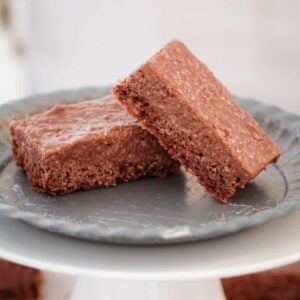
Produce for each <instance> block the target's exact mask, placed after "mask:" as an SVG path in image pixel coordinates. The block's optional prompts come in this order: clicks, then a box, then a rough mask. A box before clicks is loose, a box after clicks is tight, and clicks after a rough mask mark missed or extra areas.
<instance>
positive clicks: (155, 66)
mask: <svg viewBox="0 0 300 300" xmlns="http://www.w3.org/2000/svg"><path fill="white" fill-rule="evenodd" d="M113 93H114V96H115V97H114V96H112V95H110V96H107V97H105V98H104V99H100V100H91V101H86V102H82V103H78V104H71V105H57V106H55V107H54V108H53V109H51V110H50V111H48V112H45V113H42V114H40V115H36V116H33V117H30V118H27V119H24V120H18V121H14V122H13V123H12V124H11V126H10V129H11V135H12V148H13V153H14V157H15V159H16V161H17V164H18V165H19V166H21V167H22V168H23V169H24V170H25V172H26V174H27V176H28V179H29V181H30V183H31V185H32V187H33V188H34V189H35V190H36V191H40V192H47V193H50V194H53V195H56V194H65V193H69V192H72V191H75V190H77V189H91V188H94V187H97V186H113V185H115V184H116V182H118V181H129V180H134V179H137V178H140V177H142V176H147V175H150V176H160V177H164V176H166V175H168V174H171V173H176V172H177V171H178V169H179V163H181V164H182V165H183V166H185V167H186V169H187V170H188V171H190V172H191V173H192V174H194V175H195V176H197V178H198V180H199V183H200V184H202V185H203V186H204V187H205V188H206V190H207V191H208V192H209V193H210V194H211V195H213V196H215V197H216V198H217V199H219V200H220V201H222V202H225V203H226V202H227V201H228V200H229V199H230V197H231V196H232V195H233V194H234V192H235V190H236V189H237V188H239V187H244V185H245V184H246V183H247V182H248V181H249V180H251V179H253V178H254V177H255V176H256V175H257V174H258V173H259V172H260V171H261V170H263V169H264V168H265V167H266V165H267V164H269V163H270V162H275V161H276V160H277V159H278V157H279V155H280V150H279V148H278V146H277V145H276V144H275V143H274V142H273V141H272V140H271V139H270V138H269V137H268V136H267V135H266V134H265V133H264V132H263V131H262V130H261V129H260V127H259V125H258V124H257V122H256V121H255V120H254V119H253V118H252V117H251V116H250V115H249V114H248V113H246V112H245V111H243V110H242V109H241V108H240V107H238V105H237V104H236V103H235V102H234V101H233V100H232V98H231V96H230V94H229V92H228V91H227V89H226V88H225V87H224V86H223V85H222V84H221V83H220V82H219V81H218V80H217V79H216V78H215V76H214V75H213V74H212V72H211V71H210V70H209V69H208V68H207V67H206V66H205V65H204V64H203V63H201V62H200V61H199V60H198V59H197V58H196V57H195V56H194V55H193V54H192V53H191V52H190V51H189V50H188V49H187V48H186V46H185V45H184V44H182V43H181V42H179V41H176V40H175V41H172V42H170V43H168V44H167V45H166V46H165V47H163V48H162V49H161V50H160V51H159V52H158V53H156V54H155V55H154V56H153V57H151V58H150V59H149V60H148V61H147V62H146V63H145V64H144V65H142V66H141V67H140V68H139V69H138V70H136V71H135V72H133V73H132V74H131V75H129V76H128V77H127V78H126V79H125V80H123V81H120V82H118V83H117V84H116V85H115V86H114V88H113ZM117 100H118V101H117ZM119 103H120V104H121V106H122V107H123V108H122V107H121V106H120V105H119ZM127 113H128V114H127ZM129 115H130V116H129ZM140 125H141V126H142V127H141V126H140Z"/></svg>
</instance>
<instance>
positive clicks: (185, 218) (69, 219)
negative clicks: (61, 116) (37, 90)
mask: <svg viewBox="0 0 300 300" xmlns="http://www.w3.org/2000/svg"><path fill="white" fill-rule="evenodd" d="M109 90H110V89H109V88H83V89H80V90H72V91H61V92H56V93H51V94H47V95H37V96H34V97H29V98H26V99H21V100H17V101H13V102H9V103H7V104H5V105H2V106H1V107H0V211H1V212H2V213H4V214H5V215H6V216H8V217H10V218H15V219H19V220H23V221H25V222H28V223H30V224H31V225H33V226H37V227H39V228H43V229H46V230H49V231H52V232H55V233H59V234H65V235H68V236H72V237H76V238H82V239H87V240H92V241H101V242H111V243H122V244H167V243H179V242H187V241H196V240H204V239H208V238H214V237H219V236H223V235H226V234H229V233H234V232H237V231H240V230H242V229H244V228H248V227H251V226H255V225H259V224H262V223H265V222H268V221H270V220H272V219H276V218H279V217H283V216H286V215H287V214H289V213H290V212H292V211H293V210H295V209H297V208H298V207H300V155H299V152H300V117H299V116H296V115H293V114H289V113H287V112H285V111H283V110H281V109H278V108H275V107H272V106H267V105H264V104H261V103H259V102H257V101H254V100H250V99H239V98H237V97H236V99H237V101H238V102H239V104H240V105H241V106H242V107H243V108H245V109H246V110H248V111H249V112H250V113H251V114H252V115H253V116H254V117H255V119H256V120H257V121H258V122H259V123H260V125H261V126H262V128H263V129H264V130H265V131H266V132H267V133H268V134H269V135H270V136H271V137H272V138H273V139H274V140H276V141H277V142H278V143H279V145H280V147H281V149H282V151H283V154H282V157H281V158H280V160H279V162H278V163H277V164H276V165H270V166H269V167H268V168H267V170H266V171H264V172H262V173H261V174H260V175H259V176H258V177H257V178H256V179H255V180H254V181H253V182H251V183H250V184H248V185H247V187H246V188H245V189H244V190H239V191H238V192H237V193H236V195H235V196H234V197H233V198H232V199H231V201H230V203H229V204H227V205H224V204H220V203H219V202H218V201H216V200H214V199H212V198H211V197H210V196H208V195H207V194H206V192H205V191H204V189H203V188H202V187H201V186H200V185H199V184H198V183H197V181H196V179H195V178H194V177H193V176H191V175H190V174H188V173H186V172H185V171H184V170H182V171H181V172H180V174H178V175H176V176H171V177H169V178H168V179H166V180H160V179H157V178H146V179H141V180H138V181H135V182H131V183H124V184H119V185H118V186H117V187H114V188H99V189H95V190H92V191H88V192H84V191H80V192H76V193H73V194H69V195H66V196H59V197H52V196H49V195H44V194H39V193H36V192H34V191H32V190H31V188H30V186H29V185H28V183H27V179H26V176H25V175H24V174H23V172H22V171H21V170H20V169H19V168H18V167H16V166H15V163H14V161H13V160H12V154H11V148H10V142H9V134H8V125H9V123H10V121H11V120H12V119H18V118H23V117H25V116H28V115H32V114H34V113H38V112H42V111H45V110H47V109H49V108H50V107H51V106H53V105H54V104H56V103H71V102H72V103H74V102H78V101H83V100H88V99H95V98H99V97H102V96H104V95H107V94H108V93H109Z"/></svg>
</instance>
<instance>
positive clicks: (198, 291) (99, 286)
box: [71, 277, 225, 300]
mask: <svg viewBox="0 0 300 300" xmlns="http://www.w3.org/2000/svg"><path fill="white" fill-rule="evenodd" d="M82 299H89V300H98V299H105V300H119V299H122V300H135V299H136V300H140V299H145V300H185V299H195V300H197V299H199V300H200V299H206V300H225V296H224V293H223V288H222V285H221V282H220V280H219V279H207V280H195V281H188V282H184V281H183V282H178V281H177V282H175V281H167V282H165V281H159V282H158V281H156V282H155V281H152V282H144V281H133V280H130V281H129V280H100V279H98V278H96V277H78V279H77V282H76V284H75V287H74V290H73V294H72V297H71V300H82Z"/></svg>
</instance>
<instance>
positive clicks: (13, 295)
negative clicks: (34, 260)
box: [0, 259, 43, 300]
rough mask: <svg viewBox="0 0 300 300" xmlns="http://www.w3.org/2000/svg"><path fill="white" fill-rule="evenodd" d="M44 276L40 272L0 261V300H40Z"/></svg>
mask: <svg viewBox="0 0 300 300" xmlns="http://www.w3.org/2000/svg"><path fill="white" fill-rule="evenodd" d="M42 282H43V278H42V274H41V272H40V271H39V270H36V269H32V268H28V267H24V266H21V265H18V264H14V263H11V262H8V261H6V260H3V259H0V299H1V300H37V299H40V295H41V285H42Z"/></svg>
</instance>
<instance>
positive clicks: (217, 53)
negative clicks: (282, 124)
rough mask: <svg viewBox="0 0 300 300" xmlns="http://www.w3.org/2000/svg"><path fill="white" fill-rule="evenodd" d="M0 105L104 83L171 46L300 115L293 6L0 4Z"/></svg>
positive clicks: (231, 2)
mask: <svg viewBox="0 0 300 300" xmlns="http://www.w3.org/2000/svg"><path fill="white" fill-rule="evenodd" d="M0 24H1V25H0V102H4V101H7V100H10V99H14V98H18V97H23V96H26V95H30V94H33V93H43V92H48V91H52V90H57V89H69V88H77V87H82V86H101V85H107V84H111V83H113V82H114V81H116V80H117V79H119V78H122V77H124V76H125V75H126V74H127V73H129V72H130V71H132V70H133V69H134V68H135V67H137V66H138V65H139V64H140V63H142V62H143V61H144V60H145V59H147V57H148V56H149V55H151V54H152V53H153V52H155V51H156V50H158V49H159V48H160V47H161V46H162V45H163V44H165V43H166V42H167V41H169V40H170V39H173V38H178V39H180V40H182V41H183V42H185V43H186V44H187V46H188V47H190V49H191V50H192V51H193V52H194V53H195V54H196V55H197V56H198V57H199V58H200V59H201V60H202V61H204V62H205V63H207V64H208V65H209V67H210V68H211V69H212V70H213V71H214V72H215V74H216V75H217V77H218V78H219V79H220V80H221V81H222V82H223V83H224V84H225V85H226V86H227V87H228V88H229V89H230V91H231V92H232V93H234V94H237V95H240V96H244V97H252V98H257V99H259V100H261V101H264V102H267V103H272V104H275V105H279V106H281V107H284V108H285V109H287V110H289V111H294V112H298V113H300V99H299V96H300V88H299V79H300V1H297V0H285V1H279V0H264V1H261V0H247V1H239V0H224V1H217V0H210V1H208V0H206V1H198V0H185V1H182V0H164V1H160V0H128V1H122V0H101V1H92V0H89V1H84V0H76V1H72V0H64V1H60V0H51V1H33V0H0Z"/></svg>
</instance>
